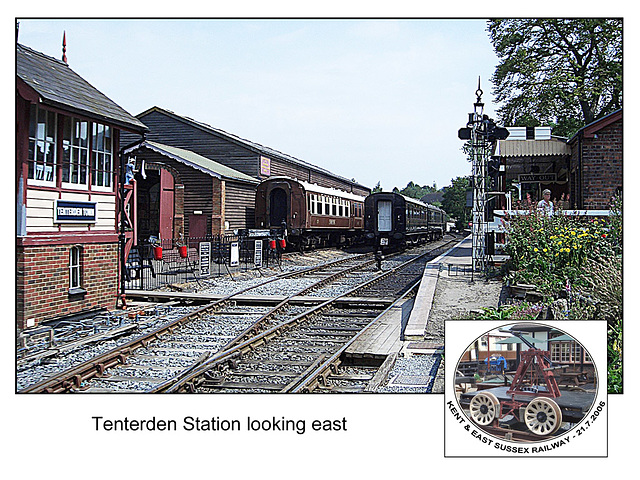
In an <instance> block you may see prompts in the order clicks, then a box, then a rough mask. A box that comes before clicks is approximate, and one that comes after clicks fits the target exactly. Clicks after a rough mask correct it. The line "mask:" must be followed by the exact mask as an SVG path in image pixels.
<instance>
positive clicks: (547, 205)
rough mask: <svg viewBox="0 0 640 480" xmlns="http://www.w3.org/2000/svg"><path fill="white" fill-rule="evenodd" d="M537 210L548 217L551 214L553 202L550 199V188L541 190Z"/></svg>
mask: <svg viewBox="0 0 640 480" xmlns="http://www.w3.org/2000/svg"><path fill="white" fill-rule="evenodd" d="M538 211H539V212H542V213H543V214H544V215H548V216H549V217H550V216H551V215H553V202H552V201H551V190H549V189H545V190H543V191H542V200H540V201H539V202H538Z"/></svg>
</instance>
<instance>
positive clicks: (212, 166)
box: [125, 140, 259, 184]
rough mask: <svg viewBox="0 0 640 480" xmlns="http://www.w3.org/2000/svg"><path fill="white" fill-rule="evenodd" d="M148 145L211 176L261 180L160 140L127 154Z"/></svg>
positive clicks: (134, 148) (146, 142)
mask: <svg viewBox="0 0 640 480" xmlns="http://www.w3.org/2000/svg"><path fill="white" fill-rule="evenodd" d="M141 147H147V148H149V149H151V150H153V151H154V152H157V153H159V154H160V155H164V156H166V157H169V158H172V159H174V160H176V161H178V162H181V163H184V164H185V165H189V166H190V167H193V168H196V169H198V170H200V171H201V172H204V173H207V174H209V175H211V176H214V177H217V178H221V177H222V178H229V179H233V180H240V181H243V182H250V183H256V184H257V183H259V181H258V180H257V179H255V178H253V177H251V176H249V175H246V174H244V173H242V172H238V171H237V170H234V169H233V168H229V167H227V166H226V165H222V164H220V163H218V162H214V161H213V160H210V159H208V158H206V157H203V156H201V155H198V154H197V153H194V152H191V151H189V150H185V149H183V148H177V147H171V146H169V145H164V144H162V143H158V142H151V141H149V140H145V141H144V142H142V143H140V144H138V145H135V146H133V147H131V148H130V149H128V150H125V153H126V154H129V153H131V152H133V151H135V150H137V149H138V148H141Z"/></svg>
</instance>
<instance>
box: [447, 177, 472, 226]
mask: <svg viewBox="0 0 640 480" xmlns="http://www.w3.org/2000/svg"><path fill="white" fill-rule="evenodd" d="M443 190H444V193H443V195H442V209H443V210H444V211H445V212H447V214H448V215H449V216H450V217H454V218H456V219H457V221H456V228H458V229H462V228H465V227H466V226H467V224H468V223H469V220H470V218H471V213H470V209H469V208H468V207H467V192H468V191H471V181H470V180H469V177H457V178H454V179H452V180H451V186H449V187H444V188H443Z"/></svg>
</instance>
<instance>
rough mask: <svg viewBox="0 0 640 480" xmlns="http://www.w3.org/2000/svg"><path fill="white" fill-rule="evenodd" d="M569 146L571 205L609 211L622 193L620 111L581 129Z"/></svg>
mask: <svg viewBox="0 0 640 480" xmlns="http://www.w3.org/2000/svg"><path fill="white" fill-rule="evenodd" d="M568 144H569V146H570V148H571V168H570V181H569V184H570V193H571V206H572V207H573V208H579V209H587V210H603V209H608V208H609V206H610V204H611V198H612V197H613V196H614V195H616V194H617V193H619V192H621V191H622V109H620V110H616V111H615V112H613V113H611V114H609V115H607V116H605V117H602V118H600V119H598V120H596V121H595V122H592V123H590V124H589V125H587V126H585V127H583V128H582V129H580V130H579V131H578V133H576V134H575V135H574V136H573V137H572V138H571V139H569V142H568Z"/></svg>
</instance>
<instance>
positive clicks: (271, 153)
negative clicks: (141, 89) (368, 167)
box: [137, 106, 369, 188]
mask: <svg viewBox="0 0 640 480" xmlns="http://www.w3.org/2000/svg"><path fill="white" fill-rule="evenodd" d="M153 111H157V112H161V113H163V114H165V115H168V116H170V117H172V118H175V119H177V120H180V121H182V122H185V123H187V124H190V125H193V126H194V127H196V128H199V129H201V130H203V131H205V132H208V133H211V134H214V135H218V136H221V137H224V138H226V139H227V140H229V141H231V142H233V143H236V144H238V145H241V146H243V147H245V148H248V149H249V150H252V151H254V152H256V153H259V154H262V155H266V156H268V157H270V158H274V157H275V158H279V159H282V160H286V161H288V162H291V163H293V164H294V165H302V166H304V167H306V168H310V169H311V170H314V171H316V172H320V173H323V174H325V175H329V176H331V177H333V178H336V179H339V180H342V181H343V182H347V183H350V184H352V185H354V186H357V187H362V188H369V187H366V186H364V185H361V184H360V183H358V182H354V181H353V180H350V179H348V178H345V177H342V176H340V175H336V174H335V173H332V172H330V171H329V170H326V169H324V168H322V167H318V166H317V165H313V164H311V163H308V162H305V161H304V160H300V159H299V158H296V157H292V156H291V155H288V154H286V153H282V152H280V151H278V150H275V149H273V148H271V147H265V146H264V145H260V144H259V143H255V142H252V141H250V140H246V139H244V138H241V137H239V136H237V135H234V134H232V133H229V132H225V131H224V130H221V129H219V128H215V127H212V126H211V125H207V124H206V123H203V122H199V121H197V120H194V119H192V118H189V117H185V116H182V115H178V114H177V113H174V112H172V111H171V110H166V109H164V108H160V107H157V106H155V107H151V108H150V109H148V110H146V111H144V112H142V113H140V114H138V115H137V116H138V117H139V118H144V116H145V115H147V114H149V113H151V112H153Z"/></svg>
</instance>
